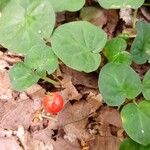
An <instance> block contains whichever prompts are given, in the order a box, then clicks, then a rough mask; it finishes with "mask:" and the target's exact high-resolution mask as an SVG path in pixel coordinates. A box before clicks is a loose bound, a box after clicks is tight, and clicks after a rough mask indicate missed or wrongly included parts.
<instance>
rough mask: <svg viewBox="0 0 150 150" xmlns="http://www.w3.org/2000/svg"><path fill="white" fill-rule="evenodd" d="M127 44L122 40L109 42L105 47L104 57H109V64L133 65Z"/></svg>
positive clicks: (116, 39) (115, 39)
mask: <svg viewBox="0 0 150 150" xmlns="http://www.w3.org/2000/svg"><path fill="white" fill-rule="evenodd" d="M126 48H127V43H126V41H125V40H124V39H122V38H113V39H111V40H109V41H108V42H107V43H106V45H105V47H104V51H103V53H104V55H105V56H106V57H107V59H108V61H109V62H118V63H126V64H129V65H130V64H131V62H132V58H131V55H130V53H128V52H127V51H125V50H126Z"/></svg>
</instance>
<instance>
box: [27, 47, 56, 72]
mask: <svg viewBox="0 0 150 150" xmlns="http://www.w3.org/2000/svg"><path fill="white" fill-rule="evenodd" d="M25 65H27V66H29V67H30V68H33V69H36V70H37V71H39V72H46V71H47V72H48V74H51V73H53V72H54V71H55V70H56V68H57V67H58V59H57V57H56V56H55V54H54V52H53V51H52V49H51V48H50V47H48V46H46V45H36V46H34V47H32V48H31V49H30V51H29V52H28V54H27V56H26V57H25Z"/></svg>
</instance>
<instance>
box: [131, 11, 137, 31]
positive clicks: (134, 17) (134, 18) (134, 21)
mask: <svg viewBox="0 0 150 150" xmlns="http://www.w3.org/2000/svg"><path fill="white" fill-rule="evenodd" d="M137 13H138V9H136V10H135V11H134V14H133V18H132V24H133V29H135V25H136V19H137V18H136V17H137Z"/></svg>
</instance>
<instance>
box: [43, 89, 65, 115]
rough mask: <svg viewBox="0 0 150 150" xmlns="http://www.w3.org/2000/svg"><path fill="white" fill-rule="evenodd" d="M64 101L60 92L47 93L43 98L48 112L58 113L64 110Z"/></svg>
mask: <svg viewBox="0 0 150 150" xmlns="http://www.w3.org/2000/svg"><path fill="white" fill-rule="evenodd" d="M63 105H64V101H63V98H62V96H61V95H60V93H59V92H53V93H50V94H48V95H45V97H44V99H43V107H44V110H45V111H46V112H48V113H57V112H59V111H61V110H62V108H63Z"/></svg>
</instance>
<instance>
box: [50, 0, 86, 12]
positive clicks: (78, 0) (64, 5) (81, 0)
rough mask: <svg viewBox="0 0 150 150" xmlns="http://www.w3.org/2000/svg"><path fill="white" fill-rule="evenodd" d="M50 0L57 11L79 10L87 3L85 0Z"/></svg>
mask: <svg viewBox="0 0 150 150" xmlns="http://www.w3.org/2000/svg"><path fill="white" fill-rule="evenodd" d="M50 2H51V4H52V6H53V8H54V10H55V11H56V12H60V11H64V10H68V11H77V10H80V9H81V8H82V7H83V5H84V4H85V0H61V1H56V0H50Z"/></svg>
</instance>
